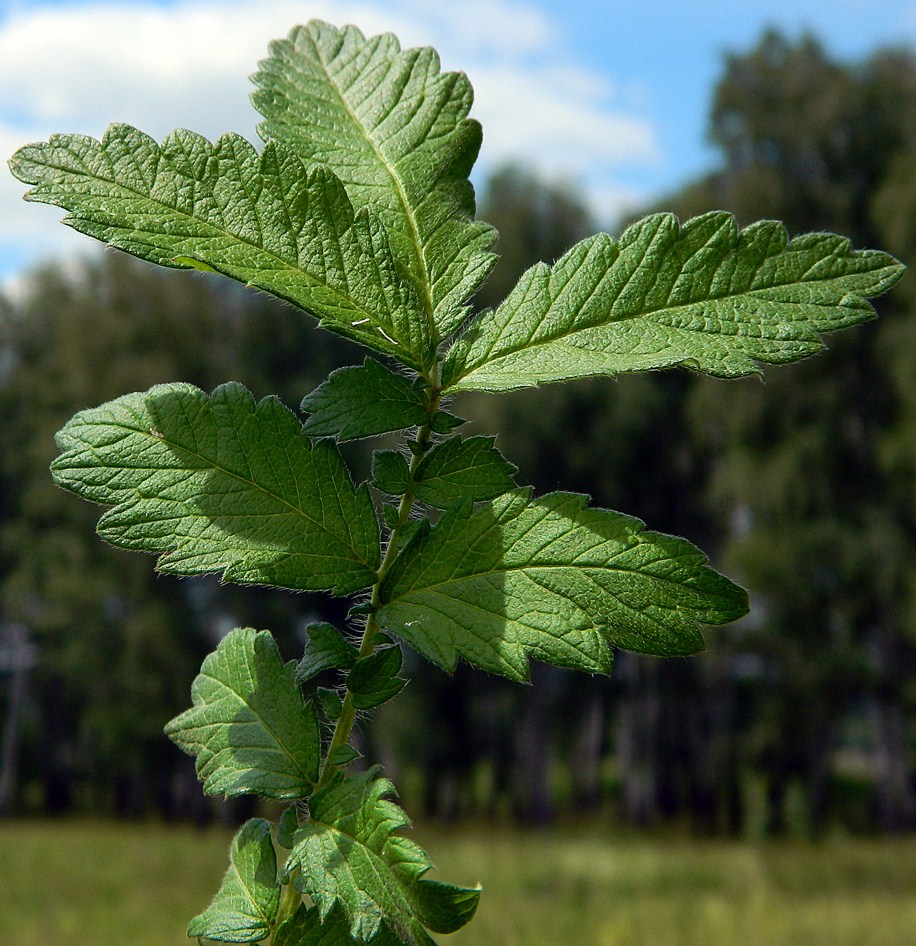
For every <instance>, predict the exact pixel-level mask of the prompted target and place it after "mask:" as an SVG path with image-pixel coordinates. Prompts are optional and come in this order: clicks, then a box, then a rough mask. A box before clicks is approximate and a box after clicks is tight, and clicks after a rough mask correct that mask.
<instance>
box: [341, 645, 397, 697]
mask: <svg viewBox="0 0 916 946" xmlns="http://www.w3.org/2000/svg"><path fill="white" fill-rule="evenodd" d="M401 660H402V657H401V648H400V647H397V646H394V647H381V648H379V649H378V650H377V651H376V652H375V653H374V654H370V655H369V656H368V657H363V658H361V659H360V660H357V661H356V663H355V664H354V665H353V669H352V670H351V671H350V673H349V675H348V676H347V689H348V690H349V691H350V693H351V694H352V699H353V705H354V706H355V707H356V708H357V709H372V708H373V707H375V706H380V705H381V704H382V703H386V702H387V701H388V700H390V699H391V698H392V697H394V696H397V694H398V693H400V692H401V690H403V689H404V687H405V686H406V684H407V681H406V680H404V679H402V678H401V677H399V676H398V673H399V672H400V670H401Z"/></svg>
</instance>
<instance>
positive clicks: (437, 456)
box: [415, 437, 517, 509]
mask: <svg viewBox="0 0 916 946" xmlns="http://www.w3.org/2000/svg"><path fill="white" fill-rule="evenodd" d="M495 440H496V438H495V437H469V438H468V439H467V440H462V439H461V438H460V437H452V438H450V439H449V440H446V441H445V442H444V443H440V444H438V445H437V446H436V447H434V448H433V449H432V450H431V451H430V452H429V453H428V454H427V455H426V456H425V457H424V458H423V460H422V461H421V462H420V464H419V466H418V467H417V470H416V473H415V479H416V488H415V494H416V497H417V499H419V500H420V501H421V502H424V503H426V504H427V505H429V506H435V507H436V508H437V509H446V508H448V507H449V506H451V505H453V504H454V503H457V502H461V500H462V499H465V498H467V499H471V500H473V501H474V502H477V501H479V500H483V499H492V498H493V497H494V496H499V494H500V493H505V492H506V491H507V490H510V489H512V488H513V487H514V486H515V473H516V471H517V467H515V466H513V465H512V464H511V463H510V462H509V461H508V460H507V459H506V458H505V457H504V456H503V455H502V454H501V453H500V452H499V451H498V450H497V449H496V447H495V446H494V442H495Z"/></svg>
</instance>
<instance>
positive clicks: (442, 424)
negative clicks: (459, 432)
mask: <svg viewBox="0 0 916 946" xmlns="http://www.w3.org/2000/svg"><path fill="white" fill-rule="evenodd" d="M466 423H467V421H466V420H465V419H464V418H463V417H456V416H455V415H454V414H450V413H449V412H448V411H437V412H436V414H435V416H434V417H433V419H432V421H431V422H430V425H429V426H430V428H431V429H432V432H433V433H434V434H450V433H451V432H452V431H453V430H454V429H455V428H456V427H460V426H461V425H462V424H466Z"/></svg>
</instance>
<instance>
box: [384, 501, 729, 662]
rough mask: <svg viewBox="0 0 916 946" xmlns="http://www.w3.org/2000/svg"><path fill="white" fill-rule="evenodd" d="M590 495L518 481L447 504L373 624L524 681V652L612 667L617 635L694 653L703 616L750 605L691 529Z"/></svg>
mask: <svg viewBox="0 0 916 946" xmlns="http://www.w3.org/2000/svg"><path fill="white" fill-rule="evenodd" d="M587 500H588V497H587V496H583V495H581V494H576V493H551V494H549V495H547V496H543V497H541V498H539V499H531V495H530V490H527V489H520V490H513V491H512V492H509V493H505V494H504V495H502V496H500V497H498V498H497V499H494V500H492V501H491V502H489V503H485V504H484V505H482V506H481V507H480V508H479V509H477V510H475V511H474V512H470V510H469V504H467V503H465V504H463V505H459V506H455V507H453V508H452V509H451V510H449V511H448V512H447V513H446V514H445V515H444V516H443V517H442V519H441V520H440V522H439V523H438V524H437V525H436V526H434V527H433V528H432V529H431V530H430V531H429V532H428V533H427V534H426V535H425V536H424V537H422V538H415V539H414V541H413V542H411V544H410V545H409V546H407V548H406V549H405V550H404V552H403V553H402V554H401V556H400V557H399V558H398V559H397V561H396V562H395V564H394V565H393V567H392V569H391V571H390V572H389V573H388V575H387V576H386V579H385V582H384V583H383V586H382V601H383V602H384V604H383V606H382V607H381V608H380V610H379V611H378V613H377V619H378V621H379V623H380V624H381V625H382V626H383V627H384V628H386V629H387V630H389V631H391V632H393V633H395V634H398V635H399V636H400V637H401V638H402V639H403V640H405V641H406V642H407V643H408V644H410V645H411V646H412V647H414V648H415V649H416V650H418V651H419V652H420V653H421V654H423V655H424V656H425V657H427V658H428V659H429V660H431V661H433V662H434V663H436V664H438V665H439V666H441V667H444V668H445V669H446V670H449V671H451V670H453V669H454V667H455V665H456V662H457V660H458V658H459V657H464V658H465V659H466V660H468V661H469V662H470V663H472V664H476V665H477V666H479V667H482V668H484V669H485V670H489V671H491V672H493V673H499V674H502V675H503V676H506V677H510V678H513V679H517V680H524V679H527V676H528V656H529V655H530V656H533V657H535V658H537V659H538V660H542V661H545V662H546V663H552V664H557V665H558V666H564V667H575V668H578V669H582V670H587V671H589V672H607V671H608V669H609V668H610V665H611V657H612V653H611V650H612V648H613V647H623V648H626V649H627V650H635V651H638V652H640V653H648V654H657V655H661V656H673V655H683V654H691V653H695V652H697V651H699V650H701V649H702V647H703V639H702V636H701V635H700V632H699V630H698V628H697V624H698V623H703V624H724V623H726V622H727V621H732V620H734V619H735V618H738V617H741V615H743V614H744V613H745V612H746V611H747V595H746V593H745V592H744V590H743V589H742V588H739V587H738V586H737V585H735V584H733V583H732V582H730V581H729V580H728V579H727V578H725V577H724V576H722V575H720V574H719V573H718V572H716V571H714V570H713V569H712V568H710V567H709V565H708V563H707V559H706V557H705V556H704V555H703V553H702V552H700V551H699V550H698V549H696V548H695V547H694V546H692V545H691V544H690V543H689V542H687V541H686V540H684V539H678V538H674V537H672V536H668V535H662V534H660V533H656V532H647V531H644V527H643V523H642V522H640V521H639V520H638V519H634V518H632V517H630V516H624V515H621V514H620V513H617V512H611V511H610V510H607V509H596V508H590V507H588V506H587V505H586V503H587Z"/></svg>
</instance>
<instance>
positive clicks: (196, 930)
mask: <svg viewBox="0 0 916 946" xmlns="http://www.w3.org/2000/svg"><path fill="white" fill-rule="evenodd" d="M279 903H280V883H279V881H278V880H277V858H276V855H275V854H274V846H273V843H272V841H271V837H270V822H268V821H265V820H264V819H263V818H252V819H251V820H250V821H247V822H246V823H245V824H244V825H242V827H241V829H240V830H239V832H238V833H237V834H236V836H235V837H234V838H233V840H232V846H231V848H230V850H229V870H228V871H227V872H226V876H225V877H224V878H223V883H222V886H221V887H220V889H219V892H218V893H217V894H216V896H215V897H214V898H213V902H212V903H211V904H210V906H209V907H207V909H206V910H204V912H203V913H201V914H199V915H198V916H196V917H194V919H193V920H191V922H190V923H189V924H188V936H192V937H200V938H201V939H212V940H216V941H218V942H220V943H256V942H259V941H260V940H262V939H266V937H267V936H268V935H269V934H270V930H271V927H272V925H273V922H274V917H275V916H276V914H277V907H278V906H279Z"/></svg>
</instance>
